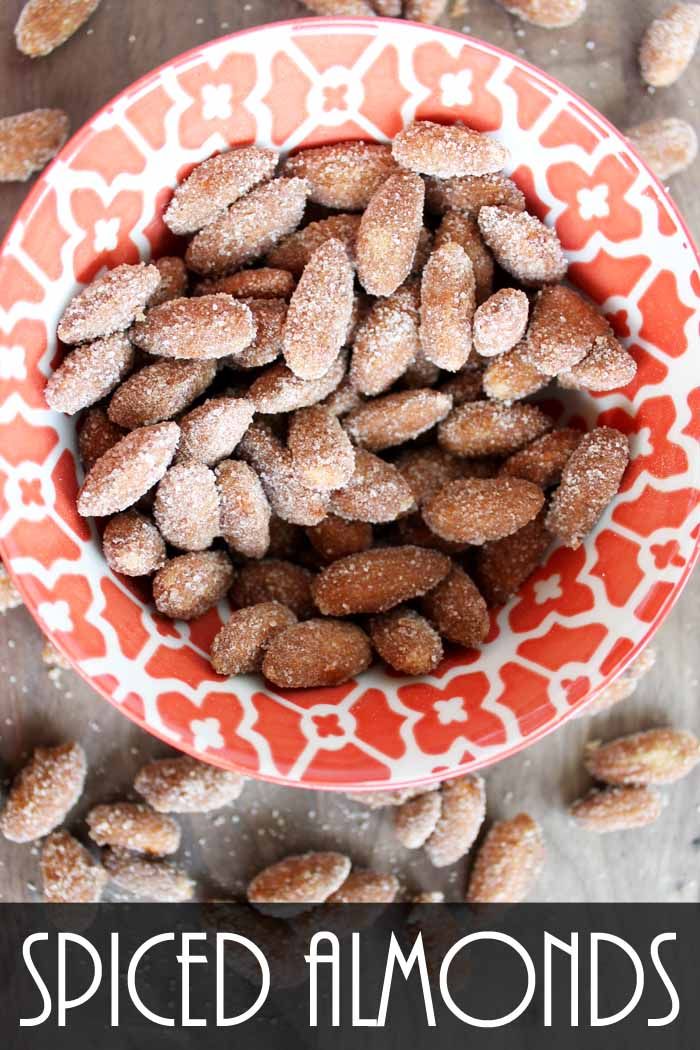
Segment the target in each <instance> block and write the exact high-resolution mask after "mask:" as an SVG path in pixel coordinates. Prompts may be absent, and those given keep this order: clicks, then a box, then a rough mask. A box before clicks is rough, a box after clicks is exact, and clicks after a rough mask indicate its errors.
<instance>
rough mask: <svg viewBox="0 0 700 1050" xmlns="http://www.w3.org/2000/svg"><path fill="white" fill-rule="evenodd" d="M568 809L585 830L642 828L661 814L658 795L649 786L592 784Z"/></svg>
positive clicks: (604, 830)
mask: <svg viewBox="0 0 700 1050" xmlns="http://www.w3.org/2000/svg"><path fill="white" fill-rule="evenodd" d="M569 813H570V814H571V816H572V817H573V818H574V820H575V821H576V823H577V824H580V825H581V827H583V828H585V829H586V831H597V832H599V833H601V834H602V833H603V832H607V831H627V830H629V829H631V828H644V827H646V826H647V825H648V824H653V823H654V821H655V820H658V818H659V817H660V816H661V799H660V798H659V796H658V795H657V794H656V792H654V791H651V790H650V789H649V788H648V787H634V786H632V787H608V788H603V789H602V790H600V789H598V788H594V789H593V790H592V791H589V793H588V794H587V795H586V796H585V797H584V798H580V799H579V800H578V801H577V802H574V804H573V805H572V806H571V808H570V810H569Z"/></svg>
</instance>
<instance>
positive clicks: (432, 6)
mask: <svg viewBox="0 0 700 1050" xmlns="http://www.w3.org/2000/svg"><path fill="white" fill-rule="evenodd" d="M446 9H447V0H404V16H405V17H406V18H408V19H409V20H410V21H411V22H423V23H425V24H426V25H432V24H433V23H435V22H437V21H439V19H440V18H442V16H443V14H444V13H445V11H446Z"/></svg>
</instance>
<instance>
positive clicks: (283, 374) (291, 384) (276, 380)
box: [248, 355, 346, 415]
mask: <svg viewBox="0 0 700 1050" xmlns="http://www.w3.org/2000/svg"><path fill="white" fill-rule="evenodd" d="M345 367H346V361H345V356H344V355H341V356H340V357H338V358H336V360H335V361H334V362H333V364H332V365H331V367H330V368H329V369H328V371H327V372H326V374H325V375H323V376H321V378H320V379H300V378H299V376H295V375H294V373H293V372H292V370H291V369H290V368H287V366H286V365H282V364H277V365H272V366H271V367H270V368H268V369H267V370H266V371H265V372H262V373H261V374H260V375H259V376H258V378H257V379H256V380H255V382H254V383H253V384H252V386H251V387H250V390H249V391H248V396H249V398H250V400H251V401H252V403H253V406H254V408H255V411H256V412H263V413H265V414H266V415H274V414H275V413H277V412H294V411H296V409H298V408H307V407H308V406H309V405H316V404H318V402H319V401H323V399H324V398H325V397H328V395H329V394H330V393H332V392H333V390H335V388H336V387H337V386H338V384H339V383H340V381H341V380H342V378H343V376H344V375H345Z"/></svg>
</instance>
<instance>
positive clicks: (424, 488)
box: [396, 445, 462, 507]
mask: <svg viewBox="0 0 700 1050" xmlns="http://www.w3.org/2000/svg"><path fill="white" fill-rule="evenodd" d="M396 466H397V467H398V469H399V470H400V472H401V474H402V476H403V478H404V479H405V480H406V481H407V482H408V484H409V485H410V487H411V491H412V493H413V498H414V500H415V502H416V505H417V506H418V507H421V506H422V505H423V503H425V501H426V500H427V499H430V497H431V496H434V495H435V493H436V492H439V491H440V489H441V488H442V486H443V485H446V484H447V482H448V481H453V480H454V479H455V478H459V477H461V476H462V466H461V464H460V462H459V460H457V459H455V457H454V456H450V455H449V453H447V452H443V451H442V449H441V448H437V447H436V446H435V445H428V446H427V447H426V448H410V449H407V450H406V451H405V452H402V453H401V454H400V455H399V458H398V459H397V460H396Z"/></svg>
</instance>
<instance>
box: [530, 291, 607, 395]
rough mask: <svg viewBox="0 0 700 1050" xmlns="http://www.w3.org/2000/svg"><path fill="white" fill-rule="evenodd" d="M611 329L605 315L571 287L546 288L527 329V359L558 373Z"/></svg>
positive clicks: (583, 355)
mask: <svg viewBox="0 0 700 1050" xmlns="http://www.w3.org/2000/svg"><path fill="white" fill-rule="evenodd" d="M609 330H610V329H609V326H608V323H607V321H606V320H605V318H604V317H602V316H601V314H599V313H598V311H597V310H596V309H595V307H594V306H592V305H591V303H589V302H587V301H586V300H585V299H584V298H583V297H582V296H581V295H579V294H578V292H575V291H574V290H573V289H572V288H566V287H565V286H564V285H552V286H550V287H547V288H543V289H542V291H541V292H540V293H539V294H538V296H537V298H536V300H535V304H534V307H533V311H532V321H531V324H530V328H529V331H528V333H527V354H528V359H529V361H530V364H532V365H534V367H535V368H536V369H537V370H538V371H540V372H543V373H544V374H545V375H548V376H555V375H557V373H559V372H562V371H564V370H565V369H567V368H571V367H572V366H573V365H576V364H578V362H579V361H582V360H583V358H584V357H585V356H586V354H587V353H588V352H589V351H590V350H591V349H592V347H593V344H594V342H595V340H596V338H597V337H598V336H605V335H607V334H608V332H609Z"/></svg>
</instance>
